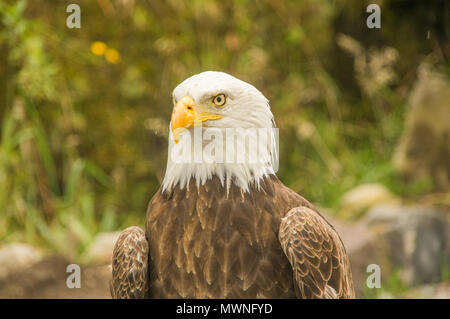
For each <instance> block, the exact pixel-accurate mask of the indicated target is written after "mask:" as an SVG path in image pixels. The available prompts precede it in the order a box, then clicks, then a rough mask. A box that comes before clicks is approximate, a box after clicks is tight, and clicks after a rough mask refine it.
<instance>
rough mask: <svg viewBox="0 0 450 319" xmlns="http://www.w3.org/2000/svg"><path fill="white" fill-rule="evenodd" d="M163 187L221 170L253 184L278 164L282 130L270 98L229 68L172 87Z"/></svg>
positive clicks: (228, 178) (241, 183)
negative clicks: (277, 122)
mask: <svg viewBox="0 0 450 319" xmlns="http://www.w3.org/2000/svg"><path fill="white" fill-rule="evenodd" d="M173 102H174V109H173V113H172V118H171V123H170V135H169V154H168V160H167V168H166V174H165V176H164V181H163V185H162V186H163V190H170V189H172V188H173V187H175V186H178V187H181V188H184V187H188V186H189V183H190V182H195V183H196V184H197V185H201V184H204V183H205V182H206V181H207V180H208V179H210V178H212V177H213V176H217V177H218V178H219V179H220V181H221V183H222V185H223V186H224V187H227V188H228V187H230V185H231V184H232V183H234V184H236V185H237V186H238V187H241V188H242V189H243V190H244V191H247V190H248V187H249V185H250V184H251V183H254V184H255V185H256V186H259V182H260V181H261V179H262V178H263V177H264V176H265V175H267V174H274V173H275V171H276V169H277V167H276V165H278V163H277V159H278V157H277V156H278V155H277V154H278V144H277V141H278V135H277V131H276V128H275V122H274V119H273V114H272V112H271V110H270V106H269V101H268V100H267V99H266V98H265V97H264V95H263V94H262V93H261V92H260V91H258V90H257V89H256V88H255V87H254V86H253V85H250V84H248V83H246V82H244V81H241V80H239V79H237V78H235V77H233V76H231V75H229V74H227V73H223V72H214V71H207V72H202V73H200V74H197V75H194V76H192V77H190V78H188V79H186V80H184V81H183V82H182V83H181V84H179V85H178V86H177V87H176V88H175V89H174V90H173Z"/></svg>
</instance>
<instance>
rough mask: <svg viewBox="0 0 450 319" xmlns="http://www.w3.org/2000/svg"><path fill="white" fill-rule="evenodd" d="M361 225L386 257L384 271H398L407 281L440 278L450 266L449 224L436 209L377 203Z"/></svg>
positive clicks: (413, 281) (416, 281) (432, 280)
mask: <svg viewBox="0 0 450 319" xmlns="http://www.w3.org/2000/svg"><path fill="white" fill-rule="evenodd" d="M363 224H364V225H365V226H366V227H367V228H368V229H371V231H372V232H373V234H374V236H375V241H376V244H377V250H379V251H380V253H381V254H383V255H384V256H386V258H387V259H388V260H389V263H390V269H384V270H387V272H389V271H390V270H393V269H398V270H400V275H401V278H402V280H403V281H404V282H405V283H406V284H410V285H420V284H425V283H432V282H436V281H439V280H440V279H441V278H442V271H443V269H444V267H445V266H446V265H447V267H448V266H449V265H450V235H449V232H450V226H449V225H450V224H449V221H448V218H447V217H446V216H445V215H444V214H442V213H440V212H439V211H437V210H436V209H433V208H430V207H398V206H388V205H382V206H376V207H374V208H372V209H371V210H370V211H369V212H368V213H367V215H366V217H365V218H364V220H363ZM385 273H386V271H385Z"/></svg>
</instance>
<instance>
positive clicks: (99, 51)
mask: <svg viewBox="0 0 450 319" xmlns="http://www.w3.org/2000/svg"><path fill="white" fill-rule="evenodd" d="M107 48H108V46H107V45H106V44H105V43H103V42H101V41H95V42H92V43H91V52H92V53H93V54H95V55H103V54H105V52H106V49H107Z"/></svg>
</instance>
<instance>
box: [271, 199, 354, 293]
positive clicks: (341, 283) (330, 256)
mask: <svg viewBox="0 0 450 319" xmlns="http://www.w3.org/2000/svg"><path fill="white" fill-rule="evenodd" d="M278 238H279V240H280V243H281V246H282V248H283V251H284V253H285V254H286V256H287V257H288V259H289V262H290V264H291V266H292V269H293V276H294V280H295V282H296V288H297V289H296V290H297V293H298V295H299V297H300V298H354V297H355V293H354V289H353V281H352V275H351V272H350V264H349V260H348V257H347V254H346V252H345V248H344V245H343V244H342V241H341V239H340V238H339V236H338V234H337V233H336V231H335V230H334V228H333V227H332V226H331V225H330V224H329V223H328V222H327V221H326V220H325V219H324V218H323V217H322V216H321V215H319V214H318V213H316V212H315V211H313V210H312V209H310V208H308V207H295V208H293V209H291V210H290V211H289V212H288V213H287V214H286V216H285V217H284V218H282V219H281V224H280V230H279V234H278Z"/></svg>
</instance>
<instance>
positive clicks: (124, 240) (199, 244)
mask: <svg viewBox="0 0 450 319" xmlns="http://www.w3.org/2000/svg"><path fill="white" fill-rule="evenodd" d="M173 101H174V109H173V113H172V117H171V123H170V135H169V155H168V160H167V168H166V173H165V176H164V180H163V182H162V185H161V187H160V189H159V190H158V191H157V192H156V194H155V195H154V196H153V198H152V199H151V201H150V203H149V205H148V209H147V218H146V230H145V232H144V231H143V230H142V229H140V228H139V227H135V226H133V227H129V228H127V229H126V230H124V231H123V232H122V233H121V234H120V236H119V238H118V240H117V242H116V244H115V247H114V251H113V260H112V280H111V283H110V288H111V294H112V297H113V298H354V296H355V293H354V288H353V281H352V275H351V272H350V265H349V260H348V256H347V253H346V251H345V248H344V245H343V243H342V241H341V239H340V237H339V235H338V234H337V232H336V230H335V229H334V228H333V226H332V225H331V224H329V223H328V222H327V221H326V220H325V218H324V217H323V216H322V215H321V214H320V213H319V212H318V211H317V209H316V208H315V207H314V206H313V205H312V204H311V203H309V202H308V201H307V200H306V199H304V198H303V197H302V196H300V195H298V194H297V193H295V192H294V191H292V190H291V189H289V188H287V187H286V186H285V185H283V183H282V182H281V181H280V180H279V179H278V178H277V176H276V175H275V172H276V167H275V166H276V161H277V158H278V156H277V143H276V140H277V138H276V131H275V129H274V128H275V122H274V118H273V115H272V112H271V110H270V106H269V102H268V100H267V99H266V98H265V97H264V95H263V94H262V93H261V92H260V91H258V90H257V89H256V88H255V87H254V86H252V85H250V84H248V83H246V82H244V81H241V80H239V79H237V78H235V77H233V76H231V75H229V74H226V73H222V72H213V71H207V72H203V73H200V74H197V75H194V76H192V77H190V78H188V79H186V80H185V81H183V82H182V83H181V84H179V85H178V86H177V87H176V88H175V89H174V91H173ZM199 129H200V131H199ZM251 130H253V131H255V130H256V131H258V132H260V131H263V133H264V134H259V135H258V134H250V133H248V131H251ZM230 132H231V133H233V134H232V135H230V134H228V133H230ZM196 133H199V134H196ZM242 135H246V136H242ZM230 136H232V137H231V138H230ZM255 136H256V137H255ZM213 137H214V138H213ZM240 137H242V138H240ZM239 141H240V142H239ZM253 146H258V147H253ZM255 149H257V151H255ZM211 150H213V151H211ZM238 157H240V160H238Z"/></svg>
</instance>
